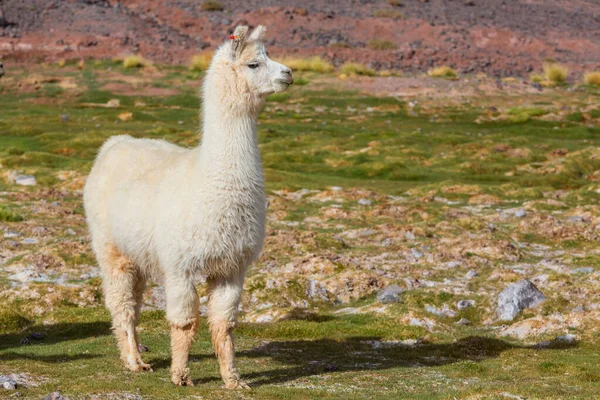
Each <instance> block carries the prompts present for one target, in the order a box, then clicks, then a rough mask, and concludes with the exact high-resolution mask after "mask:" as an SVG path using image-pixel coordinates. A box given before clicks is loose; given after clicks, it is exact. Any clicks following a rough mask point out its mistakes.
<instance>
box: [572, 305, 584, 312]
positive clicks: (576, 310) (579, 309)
mask: <svg viewBox="0 0 600 400" xmlns="http://www.w3.org/2000/svg"><path fill="white" fill-rule="evenodd" d="M571 312H573V313H583V312H585V307H584V306H582V305H579V306H577V307H575V308H573V309H572V310H571Z"/></svg>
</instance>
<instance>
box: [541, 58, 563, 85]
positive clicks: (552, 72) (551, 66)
mask: <svg viewBox="0 0 600 400" xmlns="http://www.w3.org/2000/svg"><path fill="white" fill-rule="evenodd" d="M543 70H544V77H545V78H546V80H548V81H550V82H552V83H554V84H555V85H562V84H564V83H565V82H566V81H567V78H568V77H569V69H568V68H567V67H565V66H564V65H560V64H556V63H545V64H544V66H543Z"/></svg>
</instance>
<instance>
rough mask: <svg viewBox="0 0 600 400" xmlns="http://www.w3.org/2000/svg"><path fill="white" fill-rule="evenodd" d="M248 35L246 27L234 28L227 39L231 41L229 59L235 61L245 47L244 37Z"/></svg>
mask: <svg viewBox="0 0 600 400" xmlns="http://www.w3.org/2000/svg"><path fill="white" fill-rule="evenodd" d="M247 34H248V27H247V26H246V25H241V26H238V27H236V28H235V31H233V35H231V36H230V37H229V39H230V40H231V58H232V59H234V60H235V59H237V58H238V57H239V56H240V55H241V54H242V51H244V47H246V35H247Z"/></svg>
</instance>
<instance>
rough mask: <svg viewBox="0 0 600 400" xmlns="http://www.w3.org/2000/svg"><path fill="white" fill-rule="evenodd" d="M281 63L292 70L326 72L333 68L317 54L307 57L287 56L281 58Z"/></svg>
mask: <svg viewBox="0 0 600 400" xmlns="http://www.w3.org/2000/svg"><path fill="white" fill-rule="evenodd" d="M282 63H283V64H285V65H286V66H288V67H289V68H291V69H292V70H293V71H311V72H318V73H328V72H332V71H333V70H334V67H333V65H331V64H330V63H329V62H328V61H326V60H323V59H322V58H321V57H319V56H314V57H309V58H287V59H285V60H283V61H282Z"/></svg>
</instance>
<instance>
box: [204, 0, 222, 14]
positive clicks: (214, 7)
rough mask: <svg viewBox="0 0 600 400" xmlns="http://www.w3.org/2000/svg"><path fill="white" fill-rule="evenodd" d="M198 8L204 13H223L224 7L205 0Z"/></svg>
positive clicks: (216, 2) (217, 2) (212, 0)
mask: <svg viewBox="0 0 600 400" xmlns="http://www.w3.org/2000/svg"><path fill="white" fill-rule="evenodd" d="M200 8H201V9H202V10H204V11H223V10H224V9H225V6H223V4H221V2H219V1H216V0H205V1H204V3H202V5H201V6H200Z"/></svg>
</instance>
